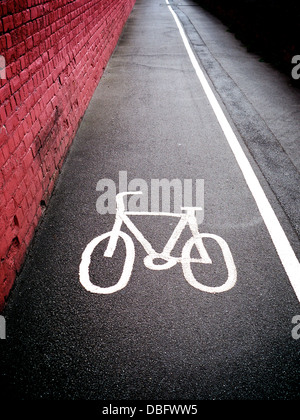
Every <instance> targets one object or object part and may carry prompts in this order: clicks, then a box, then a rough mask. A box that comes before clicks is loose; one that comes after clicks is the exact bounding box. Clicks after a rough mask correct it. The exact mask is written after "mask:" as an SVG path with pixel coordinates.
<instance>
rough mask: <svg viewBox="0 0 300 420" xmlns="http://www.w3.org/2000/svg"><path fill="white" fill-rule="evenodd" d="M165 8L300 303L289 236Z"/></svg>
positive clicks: (299, 273) (298, 270)
mask: <svg viewBox="0 0 300 420" xmlns="http://www.w3.org/2000/svg"><path fill="white" fill-rule="evenodd" d="M166 3H167V5H168V9H169V11H170V12H171V14H172V16H173V18H174V20H175V22H176V25H177V27H178V29H179V32H180V35H181V37H182V40H183V43H184V45H185V48H186V50H187V53H188V55H189V58H190V60H191V62H192V65H193V67H194V69H195V71H196V74H197V76H198V78H199V81H200V83H201V85H202V87H203V89H204V91H205V93H206V96H207V98H208V100H209V102H210V104H211V106H212V108H213V110H214V113H215V115H216V117H217V120H218V122H219V124H220V126H221V128H222V131H223V133H224V134H225V137H226V139H227V141H228V143H229V145H230V147H231V150H232V152H233V154H234V156H235V158H236V160H237V162H238V164H239V166H240V169H241V171H242V173H243V175H244V178H245V180H246V183H247V185H248V187H249V188H250V191H251V193H252V195H253V198H254V200H255V201H256V204H257V206H258V209H259V211H260V214H261V216H262V218H263V220H264V222H265V225H266V227H267V229H268V231H269V233H270V236H271V238H272V241H273V244H274V246H275V248H276V251H277V253H278V256H279V258H280V260H281V262H282V265H283V267H284V269H285V271H286V274H287V276H288V278H289V280H290V282H291V285H292V287H293V289H294V291H295V293H296V296H297V298H298V300H299V302H300V263H299V261H298V259H297V257H296V255H295V253H294V250H293V249H292V247H291V244H290V243H289V240H288V238H287V237H286V234H285V232H284V230H283V229H282V226H281V224H280V222H279V220H278V219H277V216H276V214H275V212H274V210H273V208H272V206H271V204H270V203H269V200H268V199H267V197H266V194H265V192H264V190H263V188H262V187H261V185H260V183H259V181H258V179H257V177H256V175H255V173H254V171H253V169H252V167H251V165H250V163H249V161H248V159H247V157H246V155H245V153H244V151H243V149H242V147H241V145H240V143H239V141H238V139H237V137H236V135H235V134H234V131H233V129H232V128H231V126H230V124H229V122H228V120H227V118H226V116H225V114H224V112H223V110H222V108H221V106H220V104H219V102H218V100H217V98H216V97H215V95H214V93H213V91H212V89H211V87H210V85H209V83H208V82H207V80H206V77H205V76H204V73H203V71H202V70H201V67H200V65H199V63H198V61H197V59H196V57H195V54H194V52H193V50H192V48H191V46H190V43H189V41H188V38H187V36H186V34H185V31H184V29H183V27H182V25H181V23H180V21H179V19H178V16H177V15H176V13H175V12H174V10H173V9H172V7H171V5H170V3H169V0H166Z"/></svg>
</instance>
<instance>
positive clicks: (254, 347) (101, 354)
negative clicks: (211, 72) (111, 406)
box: [4, 0, 299, 399]
mask: <svg viewBox="0 0 300 420" xmlns="http://www.w3.org/2000/svg"><path fill="white" fill-rule="evenodd" d="M154 18H155V19H154ZM252 164H253V165H254V163H253V162H252ZM120 171H126V172H127V176H128V182H129V181H130V180H132V179H139V180H144V181H145V183H146V184H147V185H151V181H152V180H153V179H163V178H165V179H168V180H172V179H179V180H184V179H193V180H196V179H203V180H204V221H203V223H202V224H201V225H200V226H199V229H200V231H201V232H210V233H213V234H217V235H219V236H220V237H222V238H224V239H225V240H226V241H227V243H228V244H229V246H230V249H231V251H232V255H233V258H234V260H235V263H236V267H237V283H236V285H235V287H234V288H232V289H231V290H230V291H228V292H226V293H223V294H218V295H211V294H206V293H203V292H201V291H198V290H196V289H194V288H193V287H191V285H189V284H188V283H187V282H186V281H185V279H184V275H183V272H182V268H181V267H180V265H179V264H178V265H176V266H174V267H172V268H170V269H169V270H166V271H151V270H149V269H147V268H146V267H145V266H144V264H143V258H144V256H145V253H144V251H143V249H142V248H141V247H140V246H139V244H138V243H137V242H136V240H135V238H134V237H133V240H134V241H135V248H136V259H135V263H134V268H133V272H132V276H131V279H130V281H129V283H128V286H127V287H126V288H125V289H123V290H122V291H120V292H118V293H117V294H113V295H108V296H99V295H93V294H91V293H89V292H87V291H86V290H84V289H83V288H82V286H81V285H80V284H79V279H78V270H79V263H80V258H81V253H82V251H83V250H84V248H85V246H86V244H87V243H88V242H89V241H90V240H91V239H92V238H94V237H96V236H98V235H99V234H102V233H104V232H108V231H110V230H111V229H112V226H113V223H114V215H99V214H98V213H97V210H96V201H97V199H98V198H99V195H100V192H99V191H96V185H97V183H98V181H99V180H100V179H104V178H107V179H111V180H113V181H115V182H116V183H117V182H118V178H119V175H120ZM261 181H262V182H263V181H264V180H263V178H262V179H261ZM264 188H267V185H266V184H265V183H264ZM268 193H269V194H270V196H271V193H270V192H268ZM149 199H151V197H149ZM272 200H273V202H274V204H276V200H275V199H274V198H272ZM276 210H277V211H278V212H280V208H279V207H278V206H277V208H276ZM154 219H155V220H154ZM158 219H159V218H158V217H157V218H156V217H149V220H147V219H146V217H140V219H139V221H137V223H139V226H140V227H141V230H143V233H144V235H145V236H146V237H147V238H151V239H153V243H154V244H155V245H156V246H157V248H158V249H160V248H161V247H163V246H164V244H165V243H166V241H167V240H168V236H169V235H170V233H171V232H172V229H174V227H175V225H174V221H173V220H172V219H169V220H167V221H162V220H158ZM281 219H282V220H283V221H284V225H285V227H287V228H288V223H287V222H286V221H285V220H284V215H283V214H281ZM127 233H128V231H127ZM189 236H190V234H189ZM189 236H188V234H187V236H184V235H183V237H182V238H181V239H180V240H179V241H178V245H179V249H180V248H182V246H183V245H184V244H185V242H186V240H187V239H188V238H189ZM293 243H296V240H295V239H294V238H293ZM123 251H124V249H122V248H121V249H120V250H119V249H118V250H117V253H116V257H117V258H116V259H113V261H111V262H109V263H104V262H103V261H102V262H101V264H100V263H99V262H98V260H97V258H96V262H95V264H94V265H93V268H92V270H93V272H94V276H95V279H96V278H101V279H103V277H105V278H106V279H108V280H109V281H112V279H117V278H118V276H119V275H120V273H121V272H122V269H123V262H124V255H123V254H124V252H123ZM176 251H177V252H178V249H177V250H176ZM211 252H212V254H213V255H214V256H215V250H214V249H212V250H211ZM216 255H217V254H216ZM262 256H263V257H262ZM98 258H99V255H98ZM218 263H219V264H220V266H219V267H216V268H215V267H214V265H212V266H207V267H204V268H203V269H202V267H201V270H200V272H199V275H200V276H203V277H204V278H205V279H207V280H208V281H209V280H210V279H211V278H212V277H213V278H215V276H216V275H217V276H218V277H221V278H222V276H224V270H223V267H222V263H221V262H220V261H219V260H218ZM104 270H106V271H104ZM104 272H105V273H106V274H105V275H104V274H103V273H104ZM220 281H221V282H222V281H223V280H220ZM297 310H298V301H297V299H296V296H295V294H294V292H293V289H292V287H291V285H290V284H289V281H288V279H287V276H286V273H285V271H284V269H283V267H282V265H281V263H280V261H279V258H278V256H277V254H276V251H275V248H274V245H273V244H272V241H271V239H270V237H269V234H268V232H267V229H266V227H265V225H264V222H263V220H262V218H261V215H260V213H259V212H258V209H257V207H256V205H255V202H254V200H253V197H252V196H251V194H250V192H249V189H248V187H247V185H246V183H245V181H244V179H243V177H242V174H241V171H240V168H239V167H238V165H237V164H236V161H235V159H234V156H233V154H232V152H231V150H230V148H229V146H228V144H227V143H226V139H225V138H224V134H223V133H222V130H221V128H220V126H219V125H218V123H217V121H216V118H215V115H214V113H213V110H212V108H211V106H210V104H209V102H208V100H207V97H206V95H205V93H204V91H203V89H202V88H201V86H200V84H199V81H198V80H197V77H196V75H195V72H194V69H193V67H192V66H191V63H190V60H189V58H188V56H187V54H186V50H185V48H184V46H183V44H182V40H181V38H180V35H179V33H178V28H177V27H176V24H175V22H174V19H173V18H172V16H171V14H170V12H169V10H168V9H167V7H166V5H165V4H163V2H159V1H152V2H150V3H149V2H145V1H142V0H141V1H138V2H137V4H136V6H135V9H134V11H133V13H132V15H131V17H130V19H129V22H128V24H127V27H126V29H125V31H124V33H123V36H122V38H121V40H120V42H119V45H118V47H117V50H116V51H115V54H114V55H113V57H112V59H111V61H110V63H109V66H108V68H107V70H106V72H105V75H104V77H103V79H102V81H101V82H100V84H99V87H98V89H97V91H96V92H95V95H94V97H93V99H92V102H91V104H90V107H89V109H88V111H87V113H86V115H85V118H84V120H83V122H82V124H81V127H80V129H79V132H78V134H77V138H76V140H75V143H74V145H73V147H72V150H71V152H70V155H69V158H68V160H67V162H66V165H65V167H64V170H63V173H62V176H61V179H60V181H59V184H58V186H57V189H56V192H55V195H54V197H53V199H52V201H51V205H50V207H49V210H48V212H47V215H46V217H45V220H44V222H43V224H42V226H41V227H40V230H39V233H38V235H37V238H36V242H35V247H34V248H33V249H32V253H31V255H30V256H29V258H28V262H27V265H26V267H25V268H24V271H23V273H22V274H21V277H20V279H19V283H18V286H17V287H16V290H15V295H14V296H13V297H12V301H11V305H9V307H8V310H7V328H8V339H7V340H6V343H5V345H6V346H7V347H8V348H9V347H10V346H11V351H10V356H8V355H6V357H5V358H4V360H5V362H6V367H5V369H4V372H7V376H6V378H7V380H8V383H9V384H10V387H8V389H10V390H11V393H12V394H13V393H15V395H22V394H24V395H27V396H28V397H30V395H31V396H33V395H34V396H39V397H41V398H43V397H44V398H47V397H48V398H51V397H52V398H53V397H54V398H55V397H58V398H59V397H66V396H67V397H69V398H72V397H75V398H76V397H77V398H78V397H79V398H80V397H81V398H96V399H97V398H99V399H103V398H112V399H114V398H116V399H119V398H133V399H135V398H158V399H163V398H179V399H181V398H196V399H198V398H199V399H202V398H228V397H231V398H242V397H246V398H251V397H253V398H255V397H264V396H268V397H272V396H278V397H281V398H282V397H288V396H295V395H298V389H297V384H298V382H299V381H298V379H297V378H298V377H299V376H298V375H299V374H298V371H297V365H298V353H297V348H298V347H297V342H296V341H295V340H293V339H292V337H291V330H292V327H293V326H292V324H291V320H292V317H293V316H294V315H297ZM21 313H22V316H21ZM18 356H22V357H18ZM11 396H13V395H11Z"/></svg>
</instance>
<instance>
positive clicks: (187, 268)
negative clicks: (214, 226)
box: [182, 233, 237, 293]
mask: <svg viewBox="0 0 300 420" xmlns="http://www.w3.org/2000/svg"><path fill="white" fill-rule="evenodd" d="M203 238H210V239H214V240H215V241H216V242H217V243H218V245H219V247H220V248H221V250H222V254H223V257H224V260H225V263H226V268H227V280H226V282H225V283H224V284H223V285H221V286H216V287H212V286H206V285H204V284H202V283H200V282H199V281H198V280H196V278H195V276H194V274H193V272H192V268H191V262H192V259H191V251H192V248H193V246H194V245H195V246H196V241H197V238H194V237H192V238H190V239H189V240H188V241H187V242H186V244H185V245H184V247H183V250H182V269H183V274H184V276H185V278H186V280H187V282H188V283H189V284H190V285H191V286H193V287H195V288H196V289H199V290H201V291H203V292H207V293H222V292H227V291H228V290H230V289H232V288H233V287H234V286H235V284H236V280H237V272H236V267H235V263H234V260H233V257H232V254H231V251H230V249H229V246H228V245H227V243H226V241H225V240H224V239H222V238H221V237H220V236H217V235H213V234H209V233H202V234H199V236H198V239H199V240H202V239H203Z"/></svg>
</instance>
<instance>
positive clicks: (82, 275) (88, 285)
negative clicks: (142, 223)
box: [79, 231, 135, 295]
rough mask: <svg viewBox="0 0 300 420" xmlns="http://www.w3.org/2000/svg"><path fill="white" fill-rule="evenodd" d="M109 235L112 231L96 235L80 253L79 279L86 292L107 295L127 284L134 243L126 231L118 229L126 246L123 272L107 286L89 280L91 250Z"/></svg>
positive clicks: (130, 270)
mask: <svg viewBox="0 0 300 420" xmlns="http://www.w3.org/2000/svg"><path fill="white" fill-rule="evenodd" d="M111 235H112V231H110V232H107V233H104V234H103V235H100V236H97V237H96V238H94V239H93V240H92V241H91V242H90V243H89V244H88V245H87V246H86V248H85V250H84V251H83V253H82V257H81V263H80V266H79V279H80V283H81V284H82V286H83V287H84V288H85V289H86V290H87V291H88V292H91V293H96V294H100V295H101V294H102V295H107V294H111V293H115V292H117V291H119V290H121V289H123V288H124V287H125V286H126V285H127V283H128V281H129V279H130V276H131V272H132V268H133V263H134V259H135V249H134V243H133V240H132V239H131V238H130V236H129V235H127V233H125V232H121V231H120V232H119V233H118V236H119V237H121V238H122V239H123V241H124V243H125V248H126V257H125V263H124V268H123V272H122V275H121V277H120V279H119V280H118V282H117V283H116V284H115V285H113V286H109V287H100V286H96V285H95V284H93V283H92V282H91V280H90V273H89V266H90V263H91V258H92V254H93V251H94V249H95V248H96V246H97V245H99V243H100V242H102V241H103V240H104V239H106V238H109V237H110V236H111Z"/></svg>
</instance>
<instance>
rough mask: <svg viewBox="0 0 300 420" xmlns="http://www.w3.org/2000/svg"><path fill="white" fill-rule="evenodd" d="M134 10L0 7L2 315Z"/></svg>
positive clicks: (74, 4)
mask: <svg viewBox="0 0 300 420" xmlns="http://www.w3.org/2000/svg"><path fill="white" fill-rule="evenodd" d="M134 3H135V0H18V1H15V0H13V1H12V0H2V1H1V2H0V55H2V56H4V58H5V61H6V80H0V123H1V125H0V168H1V172H0V311H1V310H2V309H3V307H4V304H5V300H6V298H7V296H8V294H9V291H10V290H11V287H12V285H13V283H14V280H15V277H16V273H17V272H18V271H19V270H20V268H21V266H22V263H23V260H24V257H25V254H26V250H27V248H28V245H29V244H30V242H31V240H32V238H33V234H34V231H35V228H36V226H37V224H38V221H39V218H40V216H41V215H42V212H43V208H44V206H45V205H47V202H48V200H49V197H50V195H51V192H52V190H53V186H54V184H55V181H56V179H57V176H58V174H59V171H60V169H61V166H62V163H63V161H64V158H65V156H66V153H67V151H68V148H69V146H70V144H71V142H72V140H73V138H74V135H75V133H76V130H77V128H78V124H79V122H80V120H81V118H82V116H83V114H84V112H85V110H86V108H87V106H88V103H89V101H90V99H91V96H92V94H93V92H94V90H95V88H96V86H97V84H98V82H99V80H100V77H101V75H102V73H103V70H104V68H105V66H106V64H107V61H108V59H109V57H110V55H111V53H112V51H113V49H114V48H115V46H116V43H117V41H118V38H119V35H120V33H121V31H122V29H123V26H124V23H125V22H126V20H127V18H128V16H129V14H130V12H131V10H132V7H133V5H134Z"/></svg>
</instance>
